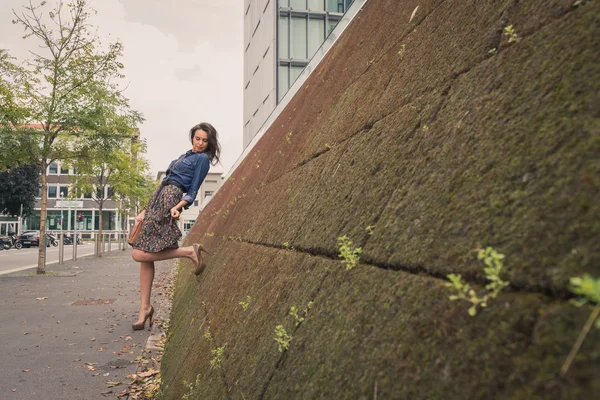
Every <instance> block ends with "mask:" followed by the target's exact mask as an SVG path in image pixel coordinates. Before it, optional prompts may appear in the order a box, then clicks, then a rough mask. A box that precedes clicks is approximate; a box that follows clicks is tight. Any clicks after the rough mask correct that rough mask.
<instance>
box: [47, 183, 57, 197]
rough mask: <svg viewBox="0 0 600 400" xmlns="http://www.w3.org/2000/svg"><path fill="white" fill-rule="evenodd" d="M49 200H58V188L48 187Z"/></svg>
mask: <svg viewBox="0 0 600 400" xmlns="http://www.w3.org/2000/svg"><path fill="white" fill-rule="evenodd" d="M48 198H49V199H55V198H56V186H48Z"/></svg>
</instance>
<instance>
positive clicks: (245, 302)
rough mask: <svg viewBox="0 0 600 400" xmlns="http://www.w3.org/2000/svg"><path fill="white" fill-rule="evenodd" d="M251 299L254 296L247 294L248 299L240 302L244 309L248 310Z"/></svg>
mask: <svg viewBox="0 0 600 400" xmlns="http://www.w3.org/2000/svg"><path fill="white" fill-rule="evenodd" d="M250 300H252V297H250V296H247V297H246V301H240V302H239V303H238V304H239V305H240V306H242V309H243V310H244V311H246V310H247V309H248V306H249V305H250Z"/></svg>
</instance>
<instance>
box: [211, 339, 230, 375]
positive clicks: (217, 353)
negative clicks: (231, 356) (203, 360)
mask: <svg viewBox="0 0 600 400" xmlns="http://www.w3.org/2000/svg"><path fill="white" fill-rule="evenodd" d="M225 346H227V343H225V344H224V345H223V346H221V347H216V348H214V349H212V350H211V351H210V352H211V354H212V356H213V358H212V360H210V368H211V369H213V368H220V367H221V361H223V354H225Z"/></svg>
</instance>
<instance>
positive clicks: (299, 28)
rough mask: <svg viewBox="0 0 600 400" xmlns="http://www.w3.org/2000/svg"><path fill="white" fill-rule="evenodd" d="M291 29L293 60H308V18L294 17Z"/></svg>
mask: <svg viewBox="0 0 600 400" xmlns="http://www.w3.org/2000/svg"><path fill="white" fill-rule="evenodd" d="M290 28H291V29H290V36H291V38H290V39H291V40H290V46H291V49H290V53H291V54H290V55H291V58H299V59H306V58H307V56H306V17H292V18H291V25H290Z"/></svg>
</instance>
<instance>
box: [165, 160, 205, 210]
mask: <svg viewBox="0 0 600 400" xmlns="http://www.w3.org/2000/svg"><path fill="white" fill-rule="evenodd" d="M175 164H177V165H175ZM209 169H210V159H209V158H208V155H207V154H206V153H194V152H192V151H191V150H188V151H187V152H186V153H185V154H182V155H181V156H180V157H179V158H177V160H173V161H171V164H169V168H168V169H167V173H166V176H165V178H164V180H170V181H175V182H177V183H179V184H181V185H182V186H183V187H184V188H186V190H185V192H186V193H185V196H183V198H182V199H181V200H185V201H187V203H188V204H187V205H186V206H185V207H184V208H185V209H186V210H187V209H188V208H189V207H190V206H191V205H192V203H194V200H195V199H196V195H197V194H198V189H200V185H201V184H202V182H203V181H204V178H206V174H208V170H209Z"/></svg>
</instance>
